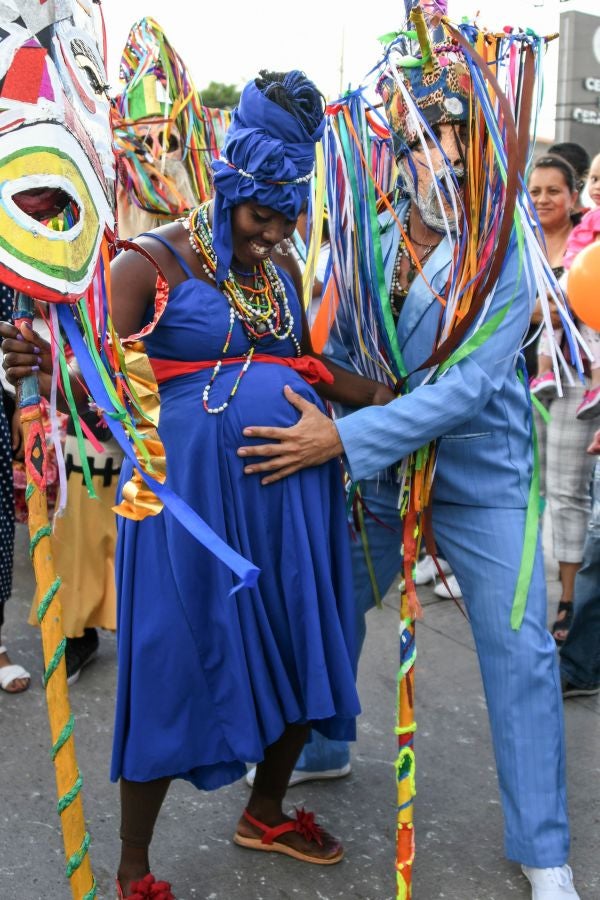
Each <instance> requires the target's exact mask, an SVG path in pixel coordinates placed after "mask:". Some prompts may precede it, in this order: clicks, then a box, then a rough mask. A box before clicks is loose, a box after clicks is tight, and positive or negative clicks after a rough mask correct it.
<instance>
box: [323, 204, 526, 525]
mask: <svg viewBox="0 0 600 900" xmlns="http://www.w3.org/2000/svg"><path fill="white" fill-rule="evenodd" d="M398 214H399V216H400V218H402V214H403V209H402V207H400V209H399V210H398ZM381 222H382V225H384V224H385V220H384V219H383V218H382V220H381ZM397 246H398V229H397V228H388V229H387V231H386V230H385V229H384V230H383V232H382V249H383V254H384V262H385V265H386V276H387V284H388V286H389V284H390V281H391V272H392V269H393V265H394V260H395V257H396V250H397ZM449 265H450V245H449V243H448V241H447V240H446V239H445V238H444V239H443V240H442V242H441V243H440V245H439V246H438V247H437V249H436V250H435V251H434V252H433V253H432V255H431V256H430V257H429V259H428V261H427V263H426V265H425V268H424V272H425V274H426V276H427V280H428V281H429V282H430V283H431V284H432V286H433V287H434V288H435V289H436V290H437V291H438V293H441V292H442V290H443V287H444V285H445V282H446V278H447V275H448V270H449ZM518 274H519V259H518V253H517V250H516V245H515V242H514V241H513V243H512V244H511V246H510V248H509V250H508V251H507V254H506V258H505V260H504V263H503V268H502V271H501V274H500V277H499V279H498V282H497V284H496V288H495V291H494V293H493V298H492V302H491V305H490V307H489V310H488V312H487V313H486V320H487V319H489V318H491V316H493V315H494V314H495V313H496V312H497V311H498V310H500V309H501V308H502V307H503V306H505V304H507V303H508V302H509V301H510V300H511V298H512V305H511V307H510V310H509V312H508V313H507V315H506V316H505V318H504V319H503V321H502V323H501V324H500V326H499V327H498V328H497V330H496V331H495V332H494V333H493V334H492V336H491V337H490V338H489V339H488V340H487V341H486V342H485V343H484V344H483V345H482V346H480V347H478V348H477V349H476V350H475V351H473V352H472V353H471V354H470V355H469V356H467V357H465V358H464V359H462V360H461V361H460V362H458V363H456V364H455V365H453V366H452V367H451V368H450V369H448V370H447V371H446V372H445V373H444V374H443V375H442V376H441V377H440V378H439V380H437V381H435V382H432V383H431V384H425V383H424V379H425V377H426V374H427V372H426V371H419V372H414V374H412V375H411V376H410V378H409V385H410V393H408V394H406V395H404V396H401V397H398V398H397V399H396V400H393V401H392V402H391V403H389V404H388V405H387V406H371V407H368V408H365V409H361V410H358V411H355V412H352V413H349V414H346V415H344V416H343V417H342V418H339V419H338V420H337V421H336V425H337V428H338V431H339V434H340V438H341V440H342V443H343V445H344V452H345V456H346V462H347V465H348V469H349V472H350V475H351V477H352V479H353V480H358V479H361V478H369V477H373V476H375V475H376V474H377V473H378V472H379V470H381V469H383V468H385V467H387V466H390V465H392V464H394V463H396V462H397V461H398V460H400V459H402V458H403V457H404V456H406V455H408V454H409V453H410V452H411V451H413V450H416V449H418V448H419V447H422V446H424V445H425V444H428V443H429V442H430V441H433V440H437V439H439V447H438V461H437V468H436V474H435V487H434V500H435V501H437V502H445V503H459V504H467V505H474V506H503V507H515V508H522V507H526V506H527V500H528V494H529V486H530V480H531V471H532V439H531V427H532V425H531V421H532V417H531V407H530V400H529V396H528V391H527V388H526V386H525V385H524V384H523V382H522V381H521V380H520V379H519V378H518V376H517V367H518V364H519V348H520V347H521V344H522V343H523V338H524V335H525V333H526V331H527V328H528V325H529V321H530V317H531V312H532V309H533V305H534V302H535V287H534V282H533V281H532V278H531V271H530V266H529V260H528V257H527V254H525V259H524V260H523V265H522V269H521V273H520V277H518ZM440 312H441V310H440V303H439V301H438V300H437V299H436V298H435V297H434V296H433V294H432V293H431V291H430V290H429V288H428V287H427V284H426V283H425V281H424V280H423V278H416V279H415V281H414V282H413V283H412V285H411V288H410V291H409V293H408V296H407V298H406V300H405V302H404V306H403V308H402V311H401V314H400V318H399V321H398V328H397V334H398V342H399V345H400V349H401V352H402V355H403V358H404V362H405V365H406V368H407V371H408V372H413V370H415V369H417V368H418V366H420V365H421V364H422V363H423V362H425V360H426V359H427V358H428V357H429V356H430V354H431V353H432V351H433V349H434V344H435V338H436V334H437V331H438V325H439V319H440ZM326 352H328V355H330V356H331V357H332V358H333V359H334V360H335V361H336V362H339V363H340V364H342V365H345V366H346V367H347V366H348V364H349V363H348V357H347V354H346V353H345V351H344V347H343V326H342V331H341V338H340V337H339V336H338V338H336V337H335V336H334V337H333V338H332V340H331V342H330V345H329V348H328V351H326Z"/></svg>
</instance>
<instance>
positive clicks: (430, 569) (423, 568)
mask: <svg viewBox="0 0 600 900" xmlns="http://www.w3.org/2000/svg"><path fill="white" fill-rule="evenodd" d="M438 563H439V564H440V569H441V570H442V572H443V573H444V575H448V574H449V573H450V572H451V571H452V570H451V568H450V566H449V565H448V563H447V562H446V560H445V559H441V558H440V557H439V556H438ZM439 574H440V573H439V572H438V569H437V566H436V564H435V563H434V561H433V556H430V555H429V553H427V554H426V555H425V556H424V557H423V559H420V560H419V561H418V563H417V564H416V566H415V577H414V578H413V581H414V583H415V584H429V582H430V581H435V580H436V579H437V578H439Z"/></svg>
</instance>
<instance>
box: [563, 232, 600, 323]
mask: <svg viewBox="0 0 600 900" xmlns="http://www.w3.org/2000/svg"><path fill="white" fill-rule="evenodd" d="M567 297H568V298H569V305H570V307H571V309H572V310H573V312H574V314H575V315H576V316H577V318H578V319H580V320H581V321H582V322H584V323H585V324H586V325H589V326H590V328H593V329H594V331H600V241H594V243H593V244H589V246H587V247H586V248H585V250H582V251H581V253H578V254H577V256H576V257H575V259H574V260H573V262H572V264H571V268H570V269H569V275H568V278H567Z"/></svg>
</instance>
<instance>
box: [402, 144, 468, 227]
mask: <svg viewBox="0 0 600 900" xmlns="http://www.w3.org/2000/svg"><path fill="white" fill-rule="evenodd" d="M398 167H399V169H400V172H401V174H402V181H403V187H404V189H405V191H406V193H407V194H408V196H409V197H410V200H411V203H414V205H415V206H416V207H417V209H418V210H419V215H420V216H421V218H422V220H423V222H424V224H425V225H427V227H428V228H431V229H433V231H437V232H439V233H440V234H446V227H448V228H449V229H450V231H451V233H453V234H457V233H458V223H457V220H456V216H455V215H454V212H446V215H445V217H444V215H443V213H442V210H441V208H440V203H439V200H438V198H437V194H436V192H435V183H436V182H435V181H434V180H432V181H431V184H430V185H429V188H428V190H427V194H426V195H425V196H424V197H423V196H421V195H420V194H419V192H418V191H417V188H416V185H415V183H414V181H413V177H412V173H411V172H410V170H409V169H408V167H407V166H405V165H403V162H402V160H399V162H398ZM457 174H458V173H457ZM460 174H461V176H462V173H460ZM443 176H444V171H443V170H442V171H439V172H436V173H435V179H436V180H438V181H439V180H441V179H442V178H443ZM439 190H440V192H441V188H439ZM446 223H447V225H446Z"/></svg>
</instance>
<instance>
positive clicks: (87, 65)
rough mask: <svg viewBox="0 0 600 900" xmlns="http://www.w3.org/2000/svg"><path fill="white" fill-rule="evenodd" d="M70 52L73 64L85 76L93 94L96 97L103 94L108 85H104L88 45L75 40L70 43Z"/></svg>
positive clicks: (99, 69)
mask: <svg viewBox="0 0 600 900" xmlns="http://www.w3.org/2000/svg"><path fill="white" fill-rule="evenodd" d="M71 52H72V54H73V58H74V60H75V62H76V63H77V65H78V66H79V68H80V69H81V71H82V72H83V73H84V74H85V76H86V78H87V80H88V82H89V85H90V87H91V89H92V91H93V92H94V94H96V95H98V96H102V95H103V94H105V93H106V91H107V89H108V85H107V84H106V83H105V80H104V73H103V71H102V67H101V66H100V65H99V63H98V61H97V60H96V59H94V55H93V53H92V52H91V50H90V48H89V47H88V45H87V44H85V43H84V41H81V40H79V39H75V40H73V41H71Z"/></svg>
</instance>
